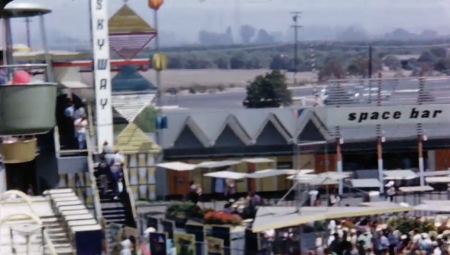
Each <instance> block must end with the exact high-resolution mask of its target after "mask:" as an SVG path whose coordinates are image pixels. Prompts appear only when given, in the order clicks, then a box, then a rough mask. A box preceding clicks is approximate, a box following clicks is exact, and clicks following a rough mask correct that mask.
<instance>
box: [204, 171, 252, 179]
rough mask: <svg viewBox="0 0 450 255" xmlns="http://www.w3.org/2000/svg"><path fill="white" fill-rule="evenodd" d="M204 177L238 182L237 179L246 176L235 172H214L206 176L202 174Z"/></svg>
mask: <svg viewBox="0 0 450 255" xmlns="http://www.w3.org/2000/svg"><path fill="white" fill-rule="evenodd" d="M204 176H207V177H212V178H221V179H233V180H239V179H244V178H246V177H247V174H245V173H236V172H232V171H219V172H214V173H207V174H204Z"/></svg>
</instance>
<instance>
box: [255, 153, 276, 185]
mask: <svg viewBox="0 0 450 255" xmlns="http://www.w3.org/2000/svg"><path fill="white" fill-rule="evenodd" d="M269 159H272V158H269ZM274 164H275V163H260V164H257V166H256V167H257V170H265V169H274V167H275V165H274ZM256 181H257V182H258V181H259V190H260V191H276V190H277V187H276V186H277V185H276V183H277V177H268V178H262V179H259V180H256Z"/></svg>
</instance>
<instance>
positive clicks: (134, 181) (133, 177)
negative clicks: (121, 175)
mask: <svg viewBox="0 0 450 255" xmlns="http://www.w3.org/2000/svg"><path fill="white" fill-rule="evenodd" d="M128 172H129V175H130V176H129V180H130V185H138V184H139V178H138V170H137V168H132V167H130V168H128Z"/></svg>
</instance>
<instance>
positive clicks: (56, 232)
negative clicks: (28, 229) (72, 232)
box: [0, 216, 74, 255]
mask: <svg viewBox="0 0 450 255" xmlns="http://www.w3.org/2000/svg"><path fill="white" fill-rule="evenodd" d="M41 220H42V223H43V225H44V227H45V229H46V231H47V234H48V236H49V238H50V240H51V241H52V243H53V247H54V248H55V250H56V254H57V255H73V254H74V250H73V249H72V245H71V243H70V241H69V238H68V237H67V234H66V232H65V231H64V229H63V227H62V226H61V223H60V219H59V218H58V217H53V216H49V217H41ZM28 222H29V221H27V220H24V221H16V223H17V224H20V225H22V224H27V223H28ZM30 224H31V225H33V224H34V223H33V222H30ZM30 239H31V240H30V247H29V254H27V245H26V240H25V238H24V237H22V236H20V235H19V234H17V233H13V241H11V236H10V231H9V227H7V226H5V227H2V228H1V233H0V240H1V243H0V254H1V255H42V254H45V255H50V254H51V252H50V250H49V248H48V245H47V244H46V248H45V253H42V232H41V231H40V230H38V231H37V232H36V233H35V234H34V235H32V236H31V238H30Z"/></svg>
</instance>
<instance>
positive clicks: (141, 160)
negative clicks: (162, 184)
mask: <svg viewBox="0 0 450 255" xmlns="http://www.w3.org/2000/svg"><path fill="white" fill-rule="evenodd" d="M138 166H139V167H145V166H147V155H146V154H145V153H141V154H139V155H138Z"/></svg>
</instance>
